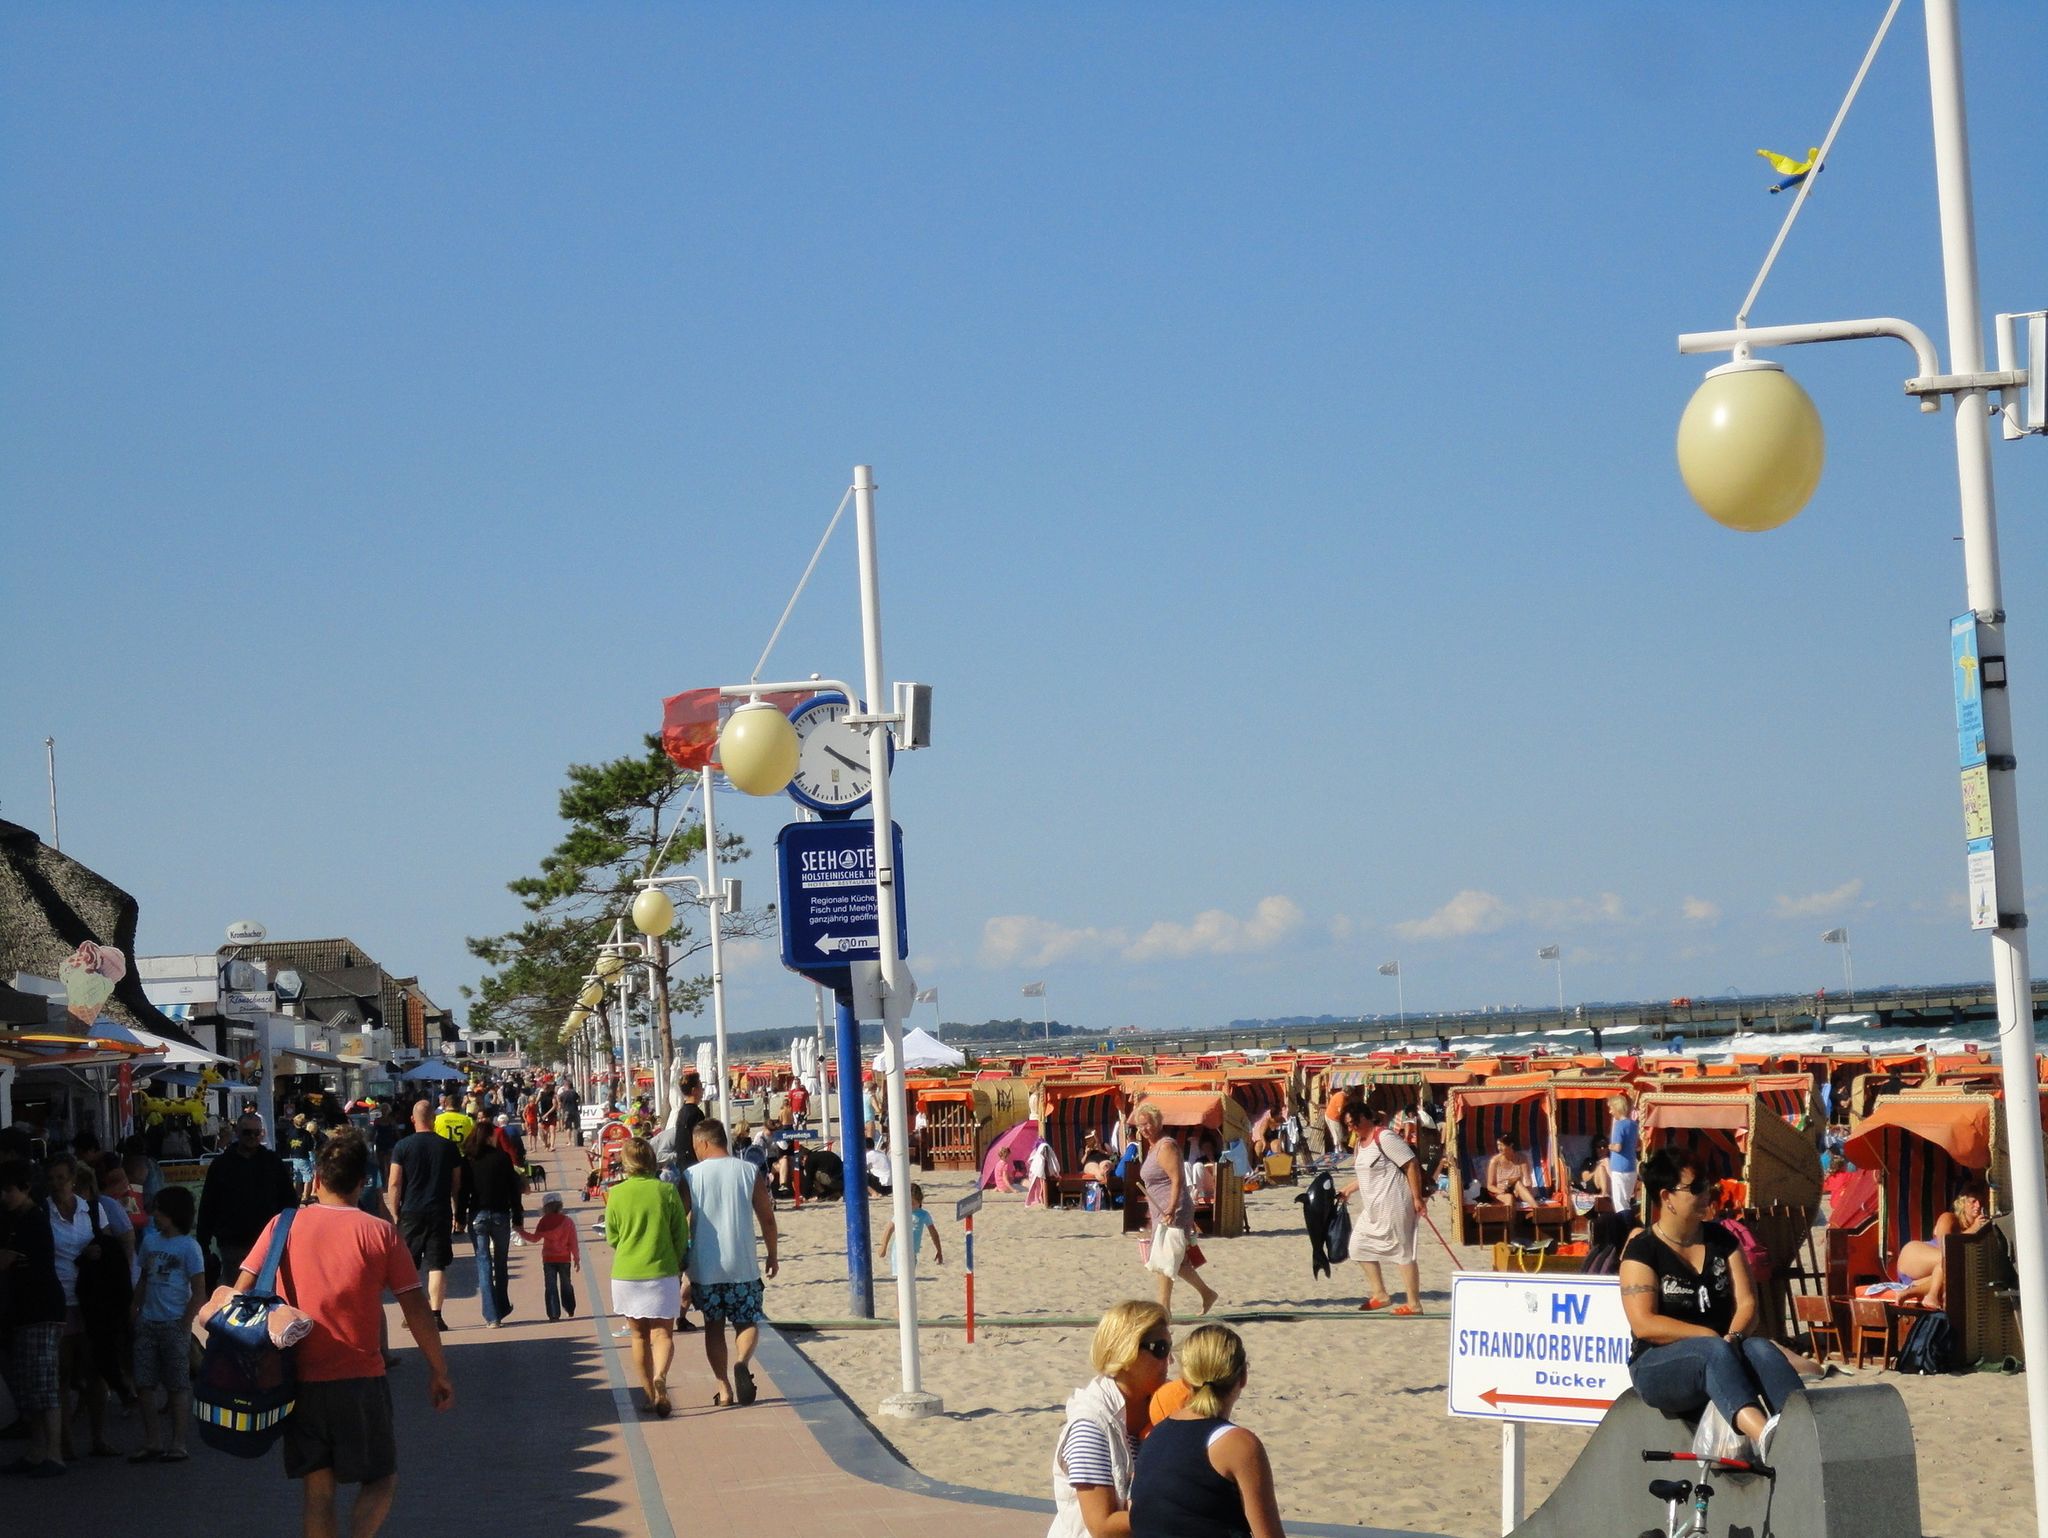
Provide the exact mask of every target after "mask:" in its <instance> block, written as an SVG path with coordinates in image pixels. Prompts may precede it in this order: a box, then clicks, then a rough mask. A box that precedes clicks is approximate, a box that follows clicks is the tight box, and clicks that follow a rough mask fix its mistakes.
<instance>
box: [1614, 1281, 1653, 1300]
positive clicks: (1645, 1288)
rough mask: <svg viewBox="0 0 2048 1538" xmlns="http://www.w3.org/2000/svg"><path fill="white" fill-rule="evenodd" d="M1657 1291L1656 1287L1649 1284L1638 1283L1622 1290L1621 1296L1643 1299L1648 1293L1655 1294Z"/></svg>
mask: <svg viewBox="0 0 2048 1538" xmlns="http://www.w3.org/2000/svg"><path fill="white" fill-rule="evenodd" d="M1656 1290H1657V1289H1656V1287H1655V1286H1654V1285H1652V1284H1651V1283H1649V1282H1637V1283H1635V1284H1634V1285H1632V1286H1628V1287H1624V1288H1622V1289H1621V1295H1622V1296H1623V1297H1624V1298H1630V1297H1641V1296H1642V1295H1643V1294H1644V1293H1646V1292H1655V1291H1656Z"/></svg>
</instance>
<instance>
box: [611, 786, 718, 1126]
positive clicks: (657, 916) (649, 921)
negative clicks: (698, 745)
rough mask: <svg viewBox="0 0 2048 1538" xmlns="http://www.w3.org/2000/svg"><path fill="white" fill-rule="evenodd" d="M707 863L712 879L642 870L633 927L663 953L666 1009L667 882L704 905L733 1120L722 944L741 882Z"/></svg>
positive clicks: (707, 808)
mask: <svg viewBox="0 0 2048 1538" xmlns="http://www.w3.org/2000/svg"><path fill="white" fill-rule="evenodd" d="M711 773H712V771H711V769H710V768H709V767H708V766H707V767H706V768H705V769H704V771H703V774H704V846H705V848H706V849H707V850H708V849H710V848H712V847H713V846H714V845H715V843H716V841H717V825H716V824H715V823H714V822H713V821H712V812H711ZM707 864H708V866H709V868H710V879H709V880H706V879H704V878H701V877H697V876H690V875H672V876H642V877H641V878H640V882H639V886H640V891H639V894H638V895H637V896H635V897H634V899H633V927H634V928H635V929H637V930H639V931H640V933H642V934H643V935H646V936H647V937H648V940H649V942H650V948H651V949H654V950H655V951H656V952H657V954H659V955H660V956H661V958H662V969H663V984H662V986H663V989H664V1002H663V1005H662V1012H663V1014H664V1016H665V1015H666V1013H667V1003H666V988H667V980H666V972H667V955H668V942H667V939H666V936H667V934H668V932H669V930H670V929H672V928H673V927H674V926H675V921H676V908H675V902H674V900H673V899H671V898H670V897H669V895H668V893H667V891H666V890H665V888H668V887H672V886H676V887H683V888H685V889H687V890H688V892H689V893H690V899H689V900H690V901H691V902H693V903H696V904H698V905H700V906H701V907H702V908H703V909H704V921H705V923H706V925H708V926H709V928H710V930H711V936H710V938H711V1030H712V1042H713V1045H712V1053H713V1061H714V1062H715V1063H716V1064H717V1068H716V1070H715V1071H716V1073H717V1075H718V1085H719V1091H718V1115H719V1118H720V1120H722V1121H726V1122H730V1121H731V1119H732V1117H731V1114H730V1110H731V1108H730V1107H729V1105H728V1104H727V1102H726V1093H725V1086H726V1085H727V1084H729V1083H730V1082H731V1080H730V1079H729V1077H728V1076H727V1073H726V1066H725V961H724V952H723V950H722V948H721V945H720V940H719V932H720V931H721V930H722V929H724V927H725V920H726V916H727V915H728V914H730V913H731V912H732V911H733V909H735V908H737V907H738V906H739V883H738V882H736V881H732V880H730V879H728V880H726V881H724V882H722V883H721V882H719V880H718V875H717V872H718V862H717V857H716V856H712V857H711V858H710V859H709V860H708V861H707Z"/></svg>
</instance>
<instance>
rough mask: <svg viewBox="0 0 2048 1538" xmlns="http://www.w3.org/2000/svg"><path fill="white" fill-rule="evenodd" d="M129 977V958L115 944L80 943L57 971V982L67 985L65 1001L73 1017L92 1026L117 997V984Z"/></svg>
mask: <svg viewBox="0 0 2048 1538" xmlns="http://www.w3.org/2000/svg"><path fill="white" fill-rule="evenodd" d="M127 975H128V958H127V957H126V956H124V955H122V954H121V953H120V952H119V951H118V950H116V949H114V947H113V946H111V945H96V944H94V943H93V942H92V941H90V940H83V941H80V942H79V946H78V949H77V950H75V951H73V952H72V953H71V955H70V956H69V957H67V958H66V959H65V961H64V962H63V964H62V965H60V966H59V967H58V968H57V981H59V982H60V983H62V984H63V985H64V1001H65V1005H66V1007H67V1008H68V1009H69V1011H70V1014H71V1018H72V1019H74V1020H76V1021H78V1022H79V1023H80V1024H81V1025H91V1024H92V1023H93V1022H94V1021H95V1020H97V1019H99V1017H100V1009H101V1007H102V1006H104V1005H105V1004H106V1002H107V1000H108V999H110V998H112V997H113V995H114V984H116V983H118V982H119V981H120V980H121V979H122V978H124V977H126V976H127Z"/></svg>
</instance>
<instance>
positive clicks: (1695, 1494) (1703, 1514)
mask: <svg viewBox="0 0 2048 1538" xmlns="http://www.w3.org/2000/svg"><path fill="white" fill-rule="evenodd" d="M1643 1462H1645V1463H1697V1464H1699V1465H1701V1468H1702V1471H1703V1472H1705V1473H1710V1474H1756V1475H1761V1476H1762V1477H1763V1478H1765V1479H1776V1478H1777V1477H1778V1471H1777V1470H1776V1469H1774V1468H1772V1467H1771V1466H1770V1465H1769V1464H1765V1463H1753V1462H1751V1461H1749V1460H1748V1459H1746V1458H1702V1457H1701V1456H1700V1455H1699V1454H1698V1453H1664V1452H1647V1451H1646V1452H1645V1453H1644V1454H1643ZM1650 1494H1651V1495H1652V1496H1653V1497H1654V1498H1656V1499H1657V1500H1660V1501H1663V1502H1664V1503H1665V1507H1666V1515H1665V1518H1664V1531H1663V1532H1661V1533H1660V1532H1658V1531H1657V1529H1655V1528H1654V1527H1652V1528H1645V1529H1644V1530H1643V1532H1642V1533H1641V1535H1640V1538H1708V1534H1707V1506H1708V1503H1709V1502H1711V1501H1712V1500H1713V1498H1714V1487H1713V1486H1712V1485H1710V1484H1708V1483H1707V1482H1706V1480H1704V1479H1697V1480H1693V1479H1653V1480H1651V1481H1650ZM1687 1501H1691V1502H1692V1520H1691V1522H1690V1523H1688V1524H1687V1525H1686V1526H1684V1527H1681V1526H1679V1507H1681V1506H1683V1505H1684V1504H1685V1503H1686V1502H1687Z"/></svg>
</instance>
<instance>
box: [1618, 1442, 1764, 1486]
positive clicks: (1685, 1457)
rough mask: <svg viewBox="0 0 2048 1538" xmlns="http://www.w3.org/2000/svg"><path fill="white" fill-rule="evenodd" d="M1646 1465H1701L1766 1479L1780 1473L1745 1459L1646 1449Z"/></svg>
mask: <svg viewBox="0 0 2048 1538" xmlns="http://www.w3.org/2000/svg"><path fill="white" fill-rule="evenodd" d="M1643 1462H1645V1463H1699V1464H1704V1465H1705V1466H1706V1467H1708V1468H1710V1469H1713V1470H1715V1471H1716V1472H1717V1473H1727V1474H1761V1475H1762V1476H1763V1477H1764V1478H1765V1479H1776V1478H1777V1477H1778V1471H1777V1470H1776V1469H1774V1468H1772V1467H1771V1466H1770V1465H1769V1464H1767V1463H1752V1462H1750V1461H1749V1460H1748V1459H1745V1458H1702V1457H1701V1456H1700V1455H1699V1454H1698V1453H1665V1452H1656V1451H1652V1450H1649V1449H1645V1450H1644V1452H1643Z"/></svg>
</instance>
